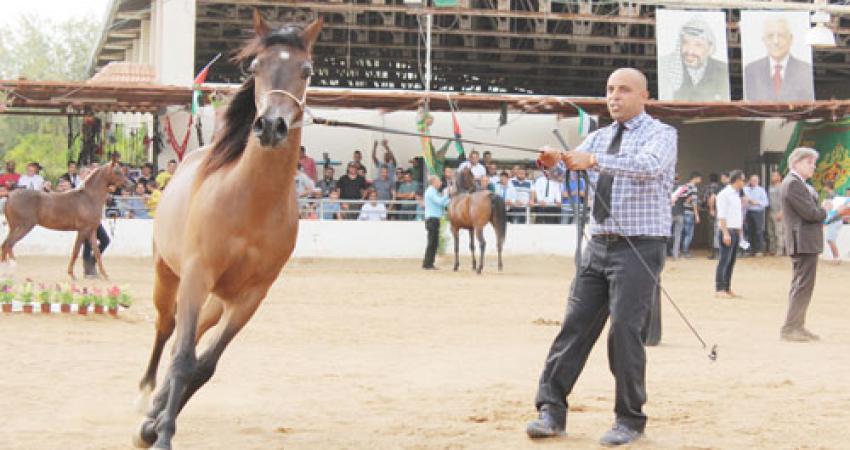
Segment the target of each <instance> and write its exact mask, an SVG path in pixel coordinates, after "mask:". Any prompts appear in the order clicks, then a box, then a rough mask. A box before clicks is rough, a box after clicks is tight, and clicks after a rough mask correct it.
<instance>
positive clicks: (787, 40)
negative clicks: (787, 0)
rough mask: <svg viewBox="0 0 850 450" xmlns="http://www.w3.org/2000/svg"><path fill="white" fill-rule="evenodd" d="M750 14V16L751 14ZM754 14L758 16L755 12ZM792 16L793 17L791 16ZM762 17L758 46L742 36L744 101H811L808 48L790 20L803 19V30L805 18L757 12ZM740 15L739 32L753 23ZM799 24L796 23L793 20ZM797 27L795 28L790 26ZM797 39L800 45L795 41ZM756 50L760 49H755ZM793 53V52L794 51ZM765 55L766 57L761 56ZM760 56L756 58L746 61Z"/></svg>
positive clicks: (806, 27)
mask: <svg viewBox="0 0 850 450" xmlns="http://www.w3.org/2000/svg"><path fill="white" fill-rule="evenodd" d="M751 14H752V13H751ZM756 14H758V13H756ZM795 14H796V15H795ZM760 15H762V16H764V17H763V19H762V20H763V22H762V27H761V33H760V39H759V40H760V41H761V42H760V43H759V44H756V43H755V42H752V41H754V40H756V39H753V36H752V34H753V33H752V29H750V34H751V36H750V37H751V38H750V39H746V36H744V35H743V34H742V38H741V40H742V44H743V52H744V60H745V61H748V60H749V61H751V62H749V63H745V65H744V99H746V100H750V101H788V102H793V101H812V100H814V99H815V89H814V79H813V77H812V65H811V63H810V61H811V52H812V51H811V47H810V46H808V45H807V44H805V43H804V42H802V41H803V36H804V34H803V33H802V32H797V33H795V28H800V27H799V24H796V23H795V21H794V20H793V19H797V18H802V19H803V29H805V30H807V29H808V15H807V14H806V13H803V15H802V16H800V15H798V14H797V13H761V14H760ZM745 17H746V16H745V14H744V12H742V14H741V23H742V33H743V32H744V27H745V26H747V27H749V26H753V25H751V24H752V23H754V22H755V21H753V20H750V21H749V22H748V21H745ZM797 22H799V20H798V21H797ZM794 25H797V26H794ZM797 39H799V40H800V41H801V42H796V40H797ZM759 47H762V49H761V50H759ZM795 50H797V51H796V52H795ZM765 53H766V54H765ZM754 54H764V56H763V57H759V58H747V56H751V55H754Z"/></svg>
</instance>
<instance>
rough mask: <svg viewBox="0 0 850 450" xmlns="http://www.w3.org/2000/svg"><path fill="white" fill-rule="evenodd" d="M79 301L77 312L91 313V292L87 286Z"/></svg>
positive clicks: (82, 313)
mask: <svg viewBox="0 0 850 450" xmlns="http://www.w3.org/2000/svg"><path fill="white" fill-rule="evenodd" d="M78 298H79V302H77V314H81V315H84V316H85V315H86V314H88V313H89V305H91V300H92V299H91V294H89V290H88V289H87V288H83V291H82V292H81V293H80V296H79V297H78Z"/></svg>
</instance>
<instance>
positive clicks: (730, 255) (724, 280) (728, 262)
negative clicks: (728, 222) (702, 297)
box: [714, 228, 738, 292]
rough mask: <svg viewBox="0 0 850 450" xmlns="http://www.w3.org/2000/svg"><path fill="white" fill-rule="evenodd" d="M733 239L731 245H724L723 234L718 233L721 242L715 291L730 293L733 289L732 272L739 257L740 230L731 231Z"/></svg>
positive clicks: (730, 234)
mask: <svg viewBox="0 0 850 450" xmlns="http://www.w3.org/2000/svg"><path fill="white" fill-rule="evenodd" d="M729 236H730V237H731V238H732V242H731V243H730V245H726V244H724V243H723V232H722V231H718V232H717V239H718V240H719V241H720V257H719V258H718V259H717V272H716V273H715V277H714V289H715V290H716V291H717V292H723V291H728V290H730V289H731V288H732V270H733V269H734V268H735V259H736V258H737V256H738V230H735V229H732V228H730V229H729Z"/></svg>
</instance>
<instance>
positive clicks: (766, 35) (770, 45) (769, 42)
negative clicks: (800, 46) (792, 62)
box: [762, 17, 794, 60]
mask: <svg viewBox="0 0 850 450" xmlns="http://www.w3.org/2000/svg"><path fill="white" fill-rule="evenodd" d="M793 40H794V36H793V35H792V34H791V27H789V26H788V21H787V20H785V18H784V17H777V18H775V19H768V20H765V21H764V29H763V30H762V42H763V43H764V47H765V49H766V50H767V54H768V55H770V57H771V58H773V59H775V60H782V59H784V58H785V56H787V55H788V52H790V51H791V42H792V41H793Z"/></svg>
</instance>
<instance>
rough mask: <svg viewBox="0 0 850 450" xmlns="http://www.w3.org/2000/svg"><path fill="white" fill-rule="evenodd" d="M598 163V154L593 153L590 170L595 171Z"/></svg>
mask: <svg viewBox="0 0 850 450" xmlns="http://www.w3.org/2000/svg"><path fill="white" fill-rule="evenodd" d="M597 163H598V161H597V160H596V154H595V153H591V154H590V168H591V169H595V168H596V166H597Z"/></svg>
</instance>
